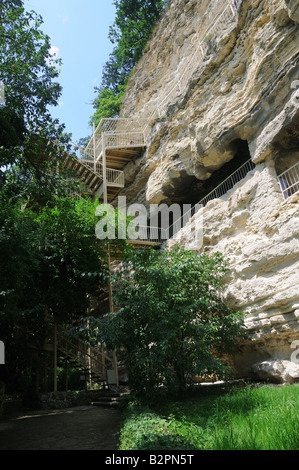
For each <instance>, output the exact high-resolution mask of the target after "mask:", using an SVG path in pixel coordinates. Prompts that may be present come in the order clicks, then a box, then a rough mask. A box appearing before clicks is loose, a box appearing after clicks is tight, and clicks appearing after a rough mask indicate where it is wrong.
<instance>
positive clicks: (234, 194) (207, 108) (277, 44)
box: [122, 0, 299, 380]
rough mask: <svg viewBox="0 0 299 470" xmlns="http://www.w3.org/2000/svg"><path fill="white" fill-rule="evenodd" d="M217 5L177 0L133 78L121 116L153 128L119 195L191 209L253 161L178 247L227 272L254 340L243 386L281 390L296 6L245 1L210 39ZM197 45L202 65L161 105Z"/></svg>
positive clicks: (290, 336)
mask: <svg viewBox="0 0 299 470" xmlns="http://www.w3.org/2000/svg"><path fill="white" fill-rule="evenodd" d="M221 5H223V2H220V1H215V2H211V1H208V0H202V1H195V0H173V1H172V2H171V5H170V8H169V9H168V11H167V13H166V15H165V17H164V18H163V19H162V21H161V23H160V24H159V26H158V28H157V30H156V33H155V35H154V37H153V39H152V41H151V42H150V44H149V48H148V51H147V52H146V53H145V54H144V56H143V58H142V59H141V61H140V63H139V65H138V66H137V67H136V70H135V73H134V74H133V75H132V77H131V79H130V82H129V86H128V91H127V94H126V97H125V100H124V105H123V109H122V116H130V117H132V116H143V117H149V116H153V127H152V131H151V135H150V141H149V145H148V147H147V149H146V151H145V153H144V154H143V155H142V157H140V158H139V159H138V160H136V161H135V162H132V163H130V164H129V165H128V166H127V168H126V182H127V187H126V189H125V190H124V192H123V193H124V194H125V195H126V196H127V198H128V202H130V201H135V202H136V201H138V202H142V203H147V204H160V203H162V202H166V203H174V202H177V203H180V204H183V203H192V204H194V203H196V202H198V201H200V200H201V198H202V197H203V196H205V195H206V194H207V193H208V192H209V191H211V190H212V189H213V187H215V186H216V185H217V184H218V183H219V182H220V181H221V180H222V179H223V178H224V177H227V176H228V174H229V172H232V171H233V170H234V169H236V168H237V167H238V165H240V164H241V163H243V162H244V161H246V160H247V159H248V158H251V160H252V162H253V163H254V164H255V165H256V167H255V169H254V170H253V171H252V172H250V173H249V174H248V175H247V176H246V179H245V180H242V181H241V182H240V183H238V184H237V185H236V186H235V187H234V188H233V189H232V190H231V191H230V192H229V193H228V194H227V195H226V196H224V197H222V198H221V199H219V198H218V199H215V200H213V201H211V202H209V203H208V204H207V205H206V207H205V208H204V209H203V210H201V211H200V212H199V213H198V214H197V216H196V217H195V219H197V220H198V218H199V217H202V218H203V236H202V237H197V238H199V239H198V240H196V239H195V237H194V229H195V224H194V220H193V221H191V222H190V224H189V225H188V226H187V227H186V228H185V229H183V230H182V231H181V232H180V233H179V235H178V236H177V239H176V240H177V241H179V243H180V244H181V246H185V247H187V248H192V249H195V250H197V251H199V252H201V251H207V252H215V251H220V252H222V253H223V255H224V256H225V257H227V258H229V259H230V261H231V271H230V273H229V275H228V276H227V289H226V292H225V295H226V298H227V301H228V302H229V303H230V304H232V305H236V306H238V308H240V309H242V310H243V311H245V312H248V314H247V317H246V325H247V327H248V329H249V331H250V333H251V336H252V341H251V342H250V343H248V344H243V345H242V347H241V349H240V355H239V357H236V358H234V362H235V365H236V367H237V370H238V372H239V373H240V375H255V376H258V377H261V375H263V374H264V375H263V376H266V375H267V374H268V377H271V374H272V375H273V377H274V376H275V380H277V375H279V370H280V371H281V372H280V376H281V377H282V378H283V380H284V378H285V380H289V379H286V377H289V376H290V374H288V372H285V370H286V369H289V367H283V364H284V365H285V364H286V363H284V362H283V361H289V362H291V363H292V364H294V362H292V360H291V359H290V358H291V357H292V353H293V350H292V347H291V346H292V344H293V342H294V341H296V340H299V323H298V321H299V320H298V319H299V314H298V312H299V256H298V254H299V239H298V235H299V211H298V207H299V205H298V193H297V195H296V194H295V195H293V196H292V197H290V198H288V199H287V200H285V199H284V197H283V195H282V193H281V190H280V188H279V184H278V178H277V175H278V174H280V173H282V172H283V171H284V170H286V169H287V168H289V167H290V166H292V165H294V164H295V163H297V162H298V161H299V143H298V120H299V112H298V108H299V99H298V89H299V81H298V80H299V74H298V44H299V32H298V15H299V2H298V1H296V0H271V1H270V0H250V1H249V0H243V1H241V2H239V11H238V15H237V16H236V18H232V19H231V21H226V22H225V24H223V25H222V26H223V27H222V29H220V30H217V31H216V32H214V33H213V32H212V33H211V34H206V32H207V31H208V26H209V25H211V24H213V18H216V17H217V13H219V11H220V10H219V9H220V8H221ZM200 41H202V44H204V46H205V48H206V49H205V51H206V53H205V55H204V58H203V59H202V60H199V59H198V56H196V57H195V59H196V60H197V62H196V63H195V66H194V61H193V62H192V61H191V63H192V64H193V66H192V67H193V68H192V73H188V80H185V82H184V83H185V84H184V86H185V87H184V89H183V90H180V91H179V92H178V93H177V94H176V95H175V94H174V92H172V94H170V96H169V98H167V99H166V101H165V90H167V87H168V85H169V84H171V83H175V80H176V79H177V78H178V77H179V76H180V73H181V70H185V69H184V67H186V65H187V64H188V63H189V64H190V59H191V57H192V54H194V51H196V47H197V45H198V44H199V42H200ZM195 59H194V60H195ZM186 70H187V69H186ZM188 70H189V69H188ZM189 71H190V70H189ZM163 100H164V101H163ZM158 105H160V110H161V109H162V110H163V115H160V118H158V119H156V116H157V112H158V111H157V106H158ZM158 107H159V106H158ZM227 172H228V173H227ZM192 230H193V232H192ZM258 364H261V366H259V365H258ZM277 364H279V366H278V365H277ZM292 367H293V366H292ZM270 369H271V370H272V372H269V371H270ZM295 369H296V367H295ZM295 369H294V370H295ZM294 370H293V371H292V374H293V375H292V376H293V377H294V379H293V380H297V379H298V374H297V375H296V373H297V372H296V371H294ZM277 371H278V372H277Z"/></svg>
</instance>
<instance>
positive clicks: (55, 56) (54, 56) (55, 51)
mask: <svg viewBox="0 0 299 470" xmlns="http://www.w3.org/2000/svg"><path fill="white" fill-rule="evenodd" d="M49 54H50V57H49V58H48V59H47V61H46V62H47V65H51V63H52V61H54V60H56V59H58V57H59V48H58V47H56V46H51V47H50V49H49Z"/></svg>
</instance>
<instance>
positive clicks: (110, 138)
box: [85, 118, 151, 160]
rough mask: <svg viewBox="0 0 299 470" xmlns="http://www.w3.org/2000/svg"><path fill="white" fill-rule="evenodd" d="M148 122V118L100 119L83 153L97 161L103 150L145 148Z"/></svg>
mask: <svg viewBox="0 0 299 470" xmlns="http://www.w3.org/2000/svg"><path fill="white" fill-rule="evenodd" d="M150 122H151V119H148V118H111V119H110V118H107V119H106V118H105V119H101V121H100V123H99V125H98V126H97V128H96V129H94V132H93V136H92V137H91V139H90V141H89V143H88V144H87V146H86V148H85V152H87V153H88V154H89V155H91V156H92V157H93V158H95V159H96V160H99V159H100V157H101V155H102V152H103V150H104V148H105V149H108V148H121V147H142V146H145V145H146V142H147V138H148V134H149V132H150V130H151V126H150ZM103 137H104V139H103Z"/></svg>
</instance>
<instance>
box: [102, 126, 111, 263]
mask: <svg viewBox="0 0 299 470" xmlns="http://www.w3.org/2000/svg"><path fill="white" fill-rule="evenodd" d="M102 145H103V188H104V204H108V197H107V171H106V141H105V133H104V132H103V134H102ZM109 266H110V265H109Z"/></svg>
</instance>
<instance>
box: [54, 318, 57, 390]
mask: <svg viewBox="0 0 299 470" xmlns="http://www.w3.org/2000/svg"><path fill="white" fill-rule="evenodd" d="M54 392H57V325H56V323H55V324H54Z"/></svg>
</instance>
